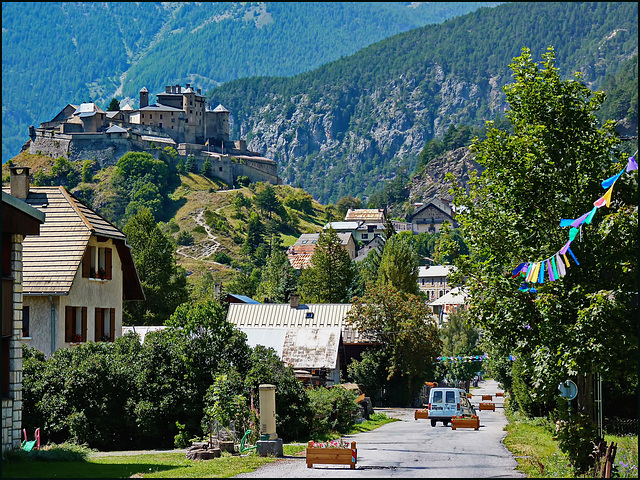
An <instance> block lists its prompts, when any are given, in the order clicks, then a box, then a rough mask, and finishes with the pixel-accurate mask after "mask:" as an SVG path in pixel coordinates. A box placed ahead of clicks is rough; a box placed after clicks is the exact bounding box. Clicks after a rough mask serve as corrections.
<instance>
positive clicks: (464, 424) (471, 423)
mask: <svg viewBox="0 0 640 480" xmlns="http://www.w3.org/2000/svg"><path fill="white" fill-rule="evenodd" d="M456 428H473V429H474V430H478V429H479V428H480V419H479V418H452V419H451V430H455V429H456Z"/></svg>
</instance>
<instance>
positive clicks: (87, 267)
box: [82, 247, 91, 278]
mask: <svg viewBox="0 0 640 480" xmlns="http://www.w3.org/2000/svg"><path fill="white" fill-rule="evenodd" d="M90 271H91V247H87V248H86V249H85V251H84V256H83V257H82V278H89V272H90Z"/></svg>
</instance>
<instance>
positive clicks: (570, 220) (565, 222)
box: [560, 218, 574, 227]
mask: <svg viewBox="0 0 640 480" xmlns="http://www.w3.org/2000/svg"><path fill="white" fill-rule="evenodd" d="M573 222H574V219H573V218H563V219H562V220H560V226H561V227H568V226H569V225H571V224H572V223H573Z"/></svg>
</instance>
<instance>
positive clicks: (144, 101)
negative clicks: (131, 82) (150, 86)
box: [140, 87, 149, 108]
mask: <svg viewBox="0 0 640 480" xmlns="http://www.w3.org/2000/svg"><path fill="white" fill-rule="evenodd" d="M148 106H149V90H147V87H142V88H141V89H140V108H144V107H148Z"/></svg>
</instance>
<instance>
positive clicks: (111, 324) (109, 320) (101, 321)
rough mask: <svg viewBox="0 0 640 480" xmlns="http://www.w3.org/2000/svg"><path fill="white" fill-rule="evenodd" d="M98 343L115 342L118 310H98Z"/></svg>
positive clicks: (96, 339)
mask: <svg viewBox="0 0 640 480" xmlns="http://www.w3.org/2000/svg"><path fill="white" fill-rule="evenodd" d="M95 320H96V328H95V341H96V342H113V340H114V338H115V334H116V328H115V326H116V309H115V308H96V317H95Z"/></svg>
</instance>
